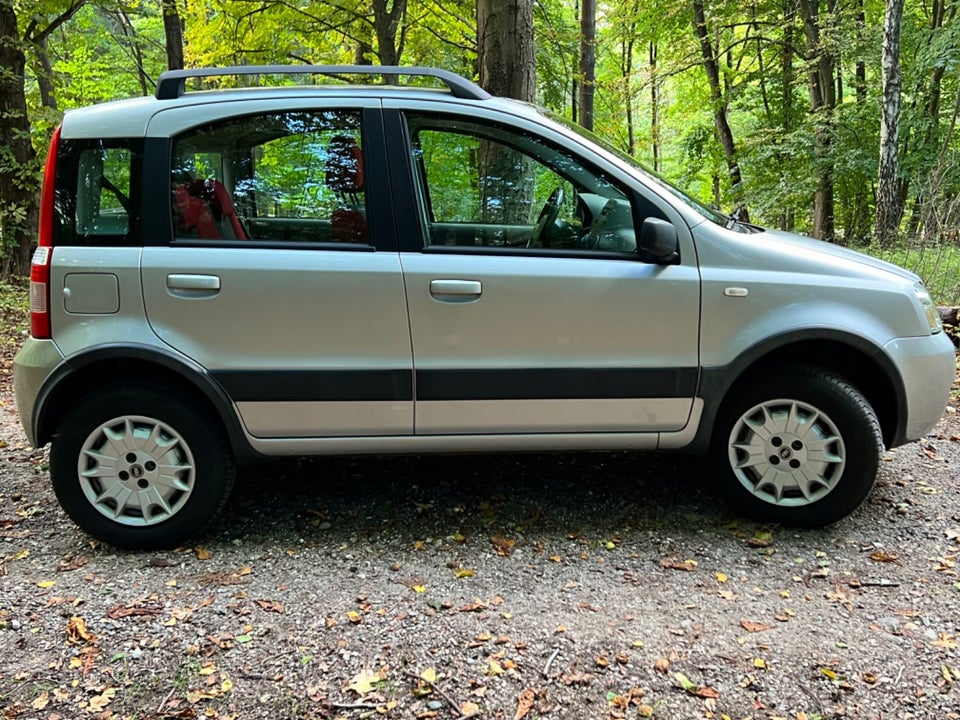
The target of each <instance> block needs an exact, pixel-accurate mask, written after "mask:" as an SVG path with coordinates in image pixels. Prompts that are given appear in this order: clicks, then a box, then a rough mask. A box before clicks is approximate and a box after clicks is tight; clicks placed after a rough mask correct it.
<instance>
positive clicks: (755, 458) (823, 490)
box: [713, 366, 883, 527]
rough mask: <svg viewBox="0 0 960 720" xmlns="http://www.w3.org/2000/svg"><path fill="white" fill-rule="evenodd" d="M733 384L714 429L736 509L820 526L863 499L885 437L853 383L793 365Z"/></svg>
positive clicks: (716, 452)
mask: <svg viewBox="0 0 960 720" xmlns="http://www.w3.org/2000/svg"><path fill="white" fill-rule="evenodd" d="M733 392H734V393H735V394H734V395H733V396H732V397H731V398H730V399H729V400H728V401H727V403H726V405H725V406H724V409H723V410H722V412H721V416H720V419H719V423H718V425H717V428H716V431H715V435H714V446H713V461H714V464H715V467H717V468H718V469H719V473H720V479H721V482H722V485H723V489H724V491H725V492H726V495H727V496H728V498H729V499H730V502H731V504H732V505H733V507H734V509H735V510H737V511H738V512H743V513H744V514H746V515H749V516H752V517H755V518H758V519H761V520H767V521H773V522H781V523H785V524H788V525H797V526H809V527H817V526H822V525H828V524H830V523H833V522H836V521H837V520H840V519H841V518H843V517H844V516H846V515H848V514H849V513H850V512H852V511H853V510H854V509H855V508H856V507H857V506H858V505H860V503H861V502H863V500H864V498H866V496H867V494H868V493H869V492H870V490H871V489H872V487H873V484H874V481H875V480H876V476H877V472H878V470H879V463H880V456H881V452H882V450H883V439H882V435H881V432H880V423H879V421H878V420H877V416H876V414H875V413H874V411H873V408H872V407H871V406H870V403H869V402H867V400H866V398H864V397H863V395H862V394H861V393H860V392H859V391H858V390H857V389H856V388H855V387H853V386H852V385H850V384H849V383H848V382H847V381H846V380H844V379H843V378H841V377H839V376H838V375H835V374H833V373H831V372H829V371H827V370H823V369H819V368H813V367H808V366H794V367H786V368H783V369H778V370H775V371H773V372H769V373H766V374H765V375H764V376H763V377H762V378H761V379H760V380H758V381H757V382H756V383H755V384H753V385H741V386H739V389H735V390H734V391H733Z"/></svg>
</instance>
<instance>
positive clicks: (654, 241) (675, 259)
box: [639, 217, 680, 265]
mask: <svg viewBox="0 0 960 720" xmlns="http://www.w3.org/2000/svg"><path fill="white" fill-rule="evenodd" d="M679 248H680V238H679V236H678V235H677V228H676V227H674V225H673V223H670V222H667V221H666V220H661V219H660V218H654V217H648V218H646V219H645V220H644V221H643V226H642V227H641V229H640V243H639V252H640V257H641V258H642V259H643V260H644V261H646V262H652V263H656V264H658V265H676V264H678V263H679V262H680V253H679Z"/></svg>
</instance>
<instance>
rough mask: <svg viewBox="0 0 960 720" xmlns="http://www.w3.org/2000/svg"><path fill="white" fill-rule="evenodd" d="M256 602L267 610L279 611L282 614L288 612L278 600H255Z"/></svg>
mask: <svg viewBox="0 0 960 720" xmlns="http://www.w3.org/2000/svg"><path fill="white" fill-rule="evenodd" d="M254 602H255V603H256V604H257V605H259V606H260V607H261V608H262V609H264V610H266V611H267V612H274V613H279V614H281V615H282V614H283V613H284V612H286V609H285V608H284V607H283V604H282V603H280V602H278V601H277V600H254Z"/></svg>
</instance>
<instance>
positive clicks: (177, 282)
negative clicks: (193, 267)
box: [167, 273, 220, 291]
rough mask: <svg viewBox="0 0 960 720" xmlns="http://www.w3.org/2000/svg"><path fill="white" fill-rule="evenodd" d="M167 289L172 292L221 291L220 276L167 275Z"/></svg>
mask: <svg viewBox="0 0 960 720" xmlns="http://www.w3.org/2000/svg"><path fill="white" fill-rule="evenodd" d="M167 287H168V288H170V289H171V290H208V291H211V290H219V289H220V277H219V276H218V275H191V274H187V273H175V274H171V275H167Z"/></svg>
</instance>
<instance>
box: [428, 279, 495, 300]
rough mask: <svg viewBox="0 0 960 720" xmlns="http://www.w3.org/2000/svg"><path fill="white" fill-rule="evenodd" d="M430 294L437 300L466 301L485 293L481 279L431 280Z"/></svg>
mask: <svg viewBox="0 0 960 720" xmlns="http://www.w3.org/2000/svg"><path fill="white" fill-rule="evenodd" d="M430 294H431V295H433V297H435V298H436V299H437V300H445V301H447V302H466V301H469V300H475V299H476V298H478V297H480V296H481V295H482V294H483V285H481V284H480V281H479V280H431V281H430Z"/></svg>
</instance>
